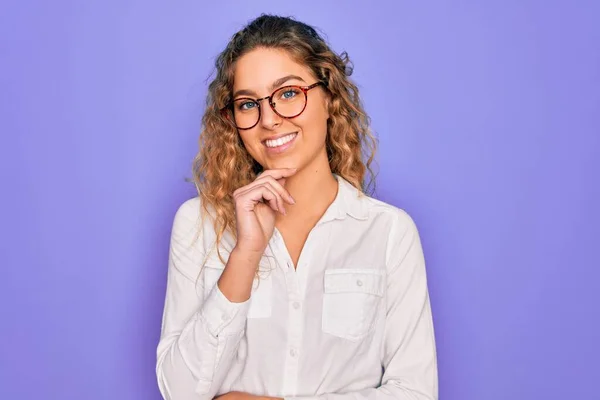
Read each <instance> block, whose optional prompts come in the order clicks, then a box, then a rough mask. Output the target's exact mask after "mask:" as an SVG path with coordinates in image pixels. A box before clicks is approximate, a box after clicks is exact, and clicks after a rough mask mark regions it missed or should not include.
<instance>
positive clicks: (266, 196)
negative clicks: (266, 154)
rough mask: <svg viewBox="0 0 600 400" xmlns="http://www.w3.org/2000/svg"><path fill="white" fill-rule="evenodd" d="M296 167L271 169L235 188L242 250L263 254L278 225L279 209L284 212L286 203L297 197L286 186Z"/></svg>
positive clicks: (234, 193) (238, 245) (236, 215)
mask: <svg viewBox="0 0 600 400" xmlns="http://www.w3.org/2000/svg"><path fill="white" fill-rule="evenodd" d="M295 173H296V168H281V169H269V170H265V171H264V172H263V173H262V174H260V175H259V176H258V177H257V178H256V179H255V180H254V181H253V182H251V183H249V184H248V185H246V186H242V187H241V188H239V189H237V190H236V191H235V192H233V199H234V202H235V217H236V224H237V243H236V247H237V248H238V249H239V250H242V251H245V252H250V253H258V254H262V253H263V252H264V250H265V248H266V247H267V243H269V240H270V239H271V236H272V235H273V230H274V229H275V216H276V214H275V213H276V212H280V213H282V214H283V215H285V206H284V203H289V204H294V203H295V201H294V199H293V198H292V196H291V195H290V194H289V192H288V191H287V190H285V188H284V185H285V178H287V177H289V176H292V175H294V174H295Z"/></svg>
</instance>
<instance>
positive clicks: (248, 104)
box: [238, 101, 256, 111]
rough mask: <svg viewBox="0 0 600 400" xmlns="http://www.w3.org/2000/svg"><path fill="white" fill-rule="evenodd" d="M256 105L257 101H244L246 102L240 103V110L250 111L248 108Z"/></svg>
mask: <svg viewBox="0 0 600 400" xmlns="http://www.w3.org/2000/svg"><path fill="white" fill-rule="evenodd" d="M254 107H256V102H255V101H244V102H240V103H239V104H238V109H239V110H240V111H248V110H251V109H253V108H254Z"/></svg>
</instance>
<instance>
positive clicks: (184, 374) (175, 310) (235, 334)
mask: <svg viewBox="0 0 600 400" xmlns="http://www.w3.org/2000/svg"><path fill="white" fill-rule="evenodd" d="M199 209H200V204H199V201H198V198H197V197H196V198H195V199H191V200H188V201H186V202H185V203H184V204H182V205H181V206H180V207H179V209H178V210H177V212H176V214H175V218H174V221H173V225H172V230H171V238H170V248H169V260H168V272H167V288H166V296H165V304H164V311H163V319H162V329H161V335H160V341H159V343H158V347H157V361H156V377H157V380H158V386H159V389H160V392H161V394H162V396H163V398H164V399H165V400H187V399H190V400H191V399H194V400H198V399H212V398H213V397H214V396H215V394H216V392H217V390H218V389H219V387H220V386H221V384H222V382H223V380H224V379H225V375H226V373H227V371H228V369H229V367H230V365H231V363H232V360H233V359H234V356H235V354H236V352H237V349H238V346H239V343H240V339H241V338H242V337H243V335H244V334H245V324H246V316H247V313H248V306H249V300H248V301H246V302H243V303H232V302H230V301H229V300H228V299H227V298H226V297H225V296H224V295H223V293H222V292H221V291H220V290H219V288H218V286H217V285H215V287H214V288H213V289H212V290H211V292H210V293H209V294H208V296H207V297H206V299H204V295H203V293H204V288H203V279H202V278H201V276H200V272H201V267H202V263H203V261H204V251H203V250H202V246H201V245H195V244H194V242H195V239H196V238H198V239H199V240H198V242H199V243H201V242H202V234H203V233H202V227H201V226H200V225H199V223H198V222H199V218H198V216H199V212H200V210H199ZM198 234H200V235H199V236H198Z"/></svg>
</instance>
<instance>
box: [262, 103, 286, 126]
mask: <svg viewBox="0 0 600 400" xmlns="http://www.w3.org/2000/svg"><path fill="white" fill-rule="evenodd" d="M273 108H275V103H269V104H268V105H265V106H264V107H262V109H261V112H262V116H261V122H262V124H263V125H264V126H265V127H267V128H271V127H273V126H274V125H277V124H280V123H281V120H282V118H281V116H280V115H279V114H277V113H276V112H275V110H274V109H273Z"/></svg>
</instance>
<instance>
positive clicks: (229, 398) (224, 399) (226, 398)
mask: <svg viewBox="0 0 600 400" xmlns="http://www.w3.org/2000/svg"><path fill="white" fill-rule="evenodd" d="M213 400H283V399H282V398H280V397H265V396H255V395H253V394H249V393H244V392H229V393H225V394H222V395H220V396H217V397H215V398H214V399H213Z"/></svg>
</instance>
